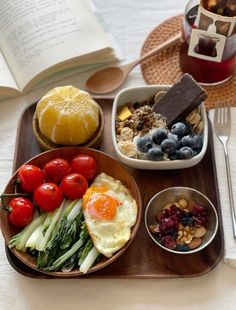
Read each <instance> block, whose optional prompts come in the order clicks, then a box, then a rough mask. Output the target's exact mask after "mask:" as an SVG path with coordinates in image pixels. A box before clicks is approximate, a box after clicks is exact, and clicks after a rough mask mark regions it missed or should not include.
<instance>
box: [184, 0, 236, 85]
mask: <svg viewBox="0 0 236 310" xmlns="http://www.w3.org/2000/svg"><path fill="white" fill-rule="evenodd" d="M196 2H197V1H190V3H189V4H191V3H192V6H190V7H189V8H187V13H186V15H185V17H184V22H183V29H182V32H183V43H181V47H180V56H179V62H180V67H181V69H182V71H183V72H184V73H189V74H191V75H192V76H193V77H194V78H195V79H196V80H197V81H198V82H200V83H204V84H212V83H220V82H223V81H225V80H226V79H228V78H229V77H230V76H232V75H233V73H234V71H235V54H236V35H235V34H234V35H232V36H230V37H227V38H226V45H225V48H224V52H223V57H222V61H221V62H216V61H214V57H216V56H217V55H216V52H217V51H216V48H215V46H216V43H217V40H216V39H214V37H208V38H207V37H205V38H204V36H202V37H200V36H199V41H198V44H197V46H196V47H195V52H196V53H199V54H202V55H206V56H210V57H212V60H205V59H199V58H197V57H192V56H189V55H188V47H189V40H190V35H191V31H192V29H193V28H196V24H195V23H196V18H197V15H198V5H196ZM194 3H195V5H194Z"/></svg>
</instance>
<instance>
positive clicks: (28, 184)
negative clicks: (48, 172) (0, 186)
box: [18, 165, 44, 193]
mask: <svg viewBox="0 0 236 310" xmlns="http://www.w3.org/2000/svg"><path fill="white" fill-rule="evenodd" d="M18 177H19V179H20V184H21V187H22V189H23V190H24V191H25V192H27V193H32V192H33V191H34V190H35V189H36V188H37V187H38V186H39V185H41V184H42V183H43V182H44V174H43V171H42V170H41V169H40V168H39V167H36V166H34V165H23V166H21V167H20V169H19V171H18Z"/></svg>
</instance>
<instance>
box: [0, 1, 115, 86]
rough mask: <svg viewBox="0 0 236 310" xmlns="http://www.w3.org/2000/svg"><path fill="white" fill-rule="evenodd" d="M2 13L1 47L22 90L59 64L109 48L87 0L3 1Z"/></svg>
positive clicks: (0, 8)
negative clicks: (31, 81)
mask: <svg viewBox="0 0 236 310" xmlns="http://www.w3.org/2000/svg"><path fill="white" fill-rule="evenodd" d="M0 12H1V16H0V17H1V18H0V33H1V36H0V46H1V49H2V51H3V54H4V55H5V57H6V58H7V61H8V64H9V67H10V68H11V70H12V72H14V77H15V80H16V81H17V84H18V85H19V87H20V89H21V90H22V89H23V88H24V86H25V85H26V84H27V83H28V82H29V81H30V80H31V79H33V78H34V77H35V76H36V75H38V74H39V73H40V72H42V71H44V70H46V69H47V68H49V67H51V66H53V65H55V64H57V63H60V62H63V61H65V60H68V59H72V58H74V57H78V56H85V55H87V54H89V53H93V52H95V51H99V50H102V49H105V48H108V47H109V41H108V40H107V39H106V37H105V35H104V33H103V30H102V28H101V26H100V25H99V23H98V21H97V19H96V17H95V15H94V14H93V12H92V11H91V10H90V7H89V6H88V4H87V2H86V1H85V0H30V1H28V0H11V1H8V0H3V1H0ZM82 58H83V57H82Z"/></svg>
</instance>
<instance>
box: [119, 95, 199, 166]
mask: <svg viewBox="0 0 236 310" xmlns="http://www.w3.org/2000/svg"><path fill="white" fill-rule="evenodd" d="M162 95H163V91H162V92H158V93H157V94H156V95H155V96H154V98H151V99H150V100H145V101H142V102H135V103H127V104H126V105H125V106H123V107H121V108H120V109H119V110H118V113H117V117H116V140H117V145H118V148H119V150H120V151H121V153H122V154H124V155H125V156H128V157H131V158H138V159H149V160H153V161H160V160H175V159H189V158H192V157H193V156H195V155H197V154H198V153H199V152H200V151H201V149H202V145H203V139H202V135H201V133H202V131H203V121H202V118H201V113H200V109H199V108H196V109H194V110H193V111H192V112H191V113H190V114H189V115H188V116H187V117H186V118H185V119H184V120H181V121H178V122H176V123H175V124H173V125H172V126H171V128H168V127H167V125H166V119H165V117H164V116H162V115H161V114H158V113H156V112H155V111H153V108H152V106H153V105H154V104H155V103H156V101H157V100H159V98H160V97H161V96H162Z"/></svg>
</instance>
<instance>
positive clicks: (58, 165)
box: [43, 158, 70, 183]
mask: <svg viewBox="0 0 236 310" xmlns="http://www.w3.org/2000/svg"><path fill="white" fill-rule="evenodd" d="M43 172H44V174H45V177H46V179H47V180H49V181H52V182H55V183H57V182H60V181H61V180H62V179H63V178H64V176H65V175H67V174H68V173H69V172H70V164H69V163H68V161H66V160H65V159H63V158H55V159H53V160H51V161H49V162H48V163H47V164H46V165H45V166H44V168H43Z"/></svg>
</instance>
